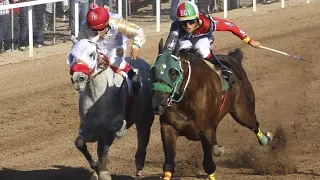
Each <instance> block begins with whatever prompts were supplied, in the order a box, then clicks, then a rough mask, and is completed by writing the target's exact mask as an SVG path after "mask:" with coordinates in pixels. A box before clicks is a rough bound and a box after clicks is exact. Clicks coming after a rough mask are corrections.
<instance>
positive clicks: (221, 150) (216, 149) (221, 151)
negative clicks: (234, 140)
mask: <svg viewBox="0 0 320 180" xmlns="http://www.w3.org/2000/svg"><path fill="white" fill-rule="evenodd" d="M223 154H224V147H223V146H222V145H221V146H220V145H218V144H216V145H214V146H213V155H215V156H217V157H220V156H222V155H223Z"/></svg>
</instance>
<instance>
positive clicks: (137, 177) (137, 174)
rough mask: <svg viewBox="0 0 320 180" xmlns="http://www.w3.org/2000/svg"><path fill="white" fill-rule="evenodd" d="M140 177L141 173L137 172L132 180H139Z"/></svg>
mask: <svg viewBox="0 0 320 180" xmlns="http://www.w3.org/2000/svg"><path fill="white" fill-rule="evenodd" d="M141 176H142V172H141V171H137V172H136V177H135V178H134V179H135V180H140V179H141Z"/></svg>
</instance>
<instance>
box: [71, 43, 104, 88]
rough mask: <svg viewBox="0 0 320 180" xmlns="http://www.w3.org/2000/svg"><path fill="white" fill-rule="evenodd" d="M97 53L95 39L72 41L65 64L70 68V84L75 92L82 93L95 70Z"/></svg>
mask: <svg viewBox="0 0 320 180" xmlns="http://www.w3.org/2000/svg"><path fill="white" fill-rule="evenodd" d="M98 56H99V54H98V52H97V46H96V39H95V38H94V39H93V40H88V39H82V40H80V41H74V45H73V47H72V49H71V52H70V53H69V54H68V57H67V63H68V64H69V67H70V75H71V76H72V77H71V82H72V84H73V86H74V88H75V89H76V90H77V91H83V90H84V89H85V87H86V84H87V83H88V82H89V79H90V76H91V75H92V73H93V72H94V71H95V70H96V69H97V65H98Z"/></svg>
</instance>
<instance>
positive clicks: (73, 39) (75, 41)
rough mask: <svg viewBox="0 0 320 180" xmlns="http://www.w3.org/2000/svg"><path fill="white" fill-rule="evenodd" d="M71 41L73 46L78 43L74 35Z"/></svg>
mask: <svg viewBox="0 0 320 180" xmlns="http://www.w3.org/2000/svg"><path fill="white" fill-rule="evenodd" d="M71 41H72V43H73V44H75V43H77V42H78V39H77V38H76V37H75V36H74V35H72V36H71Z"/></svg>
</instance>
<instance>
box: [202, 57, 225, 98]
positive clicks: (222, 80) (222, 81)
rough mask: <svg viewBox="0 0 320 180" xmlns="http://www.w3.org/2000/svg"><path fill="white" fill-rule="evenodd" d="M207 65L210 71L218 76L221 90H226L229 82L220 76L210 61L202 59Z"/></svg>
mask: <svg viewBox="0 0 320 180" xmlns="http://www.w3.org/2000/svg"><path fill="white" fill-rule="evenodd" d="M203 61H204V62H205V63H206V64H207V65H208V66H209V67H210V69H212V71H213V72H214V73H215V74H216V75H217V76H218V77H219V79H220V82H221V85H222V92H226V91H227V90H228V88H229V84H228V82H227V81H226V80H225V79H224V78H222V77H221V74H220V73H219V72H218V71H217V69H216V68H215V67H214V65H213V64H212V63H210V62H209V61H206V60H203Z"/></svg>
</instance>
